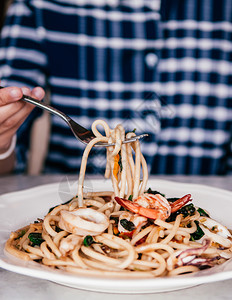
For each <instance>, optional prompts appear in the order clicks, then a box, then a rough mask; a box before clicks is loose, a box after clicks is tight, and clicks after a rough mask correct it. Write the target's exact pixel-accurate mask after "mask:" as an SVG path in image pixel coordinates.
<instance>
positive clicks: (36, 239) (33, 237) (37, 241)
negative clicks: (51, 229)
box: [28, 232, 44, 247]
mask: <svg viewBox="0 0 232 300" xmlns="http://www.w3.org/2000/svg"><path fill="white" fill-rule="evenodd" d="M28 238H29V240H30V241H31V242H32V247H34V246H40V245H41V244H42V243H43V242H44V239H43V238H42V233H39V232H31V233H29V235H28Z"/></svg>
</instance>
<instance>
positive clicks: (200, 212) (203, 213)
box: [197, 207, 210, 218]
mask: <svg viewBox="0 0 232 300" xmlns="http://www.w3.org/2000/svg"><path fill="white" fill-rule="evenodd" d="M197 211H198V212H199V214H200V215H201V216H202V217H208V218H210V216H209V214H207V212H205V211H204V209H202V208H200V207H199V208H198V209H197Z"/></svg>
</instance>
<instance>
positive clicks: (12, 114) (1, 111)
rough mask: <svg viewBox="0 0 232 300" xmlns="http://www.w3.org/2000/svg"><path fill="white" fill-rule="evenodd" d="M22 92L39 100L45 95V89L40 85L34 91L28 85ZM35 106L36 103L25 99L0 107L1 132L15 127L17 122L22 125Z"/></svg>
mask: <svg viewBox="0 0 232 300" xmlns="http://www.w3.org/2000/svg"><path fill="white" fill-rule="evenodd" d="M22 92H23V94H24V95H27V96H32V97H34V98H36V99H38V100H41V99H42V98H44V96H45V92H44V90H43V89H42V88H40V87H36V88H34V89H33V90H32V91H31V90H30V89H29V88H27V87H22ZM34 107H35V106H34V105H32V104H30V103H26V102H23V101H18V102H17V103H11V104H8V105H5V106H2V107H0V123H1V127H0V134H2V133H4V132H5V131H7V130H8V129H10V128H12V127H14V126H15V125H16V124H20V125H21V124H22V122H23V121H24V120H25V119H26V117H27V116H28V115H29V113H30V112H31V111H32V109H33V108H34ZM1 116H2V118H1ZM3 116H4V117H3ZM20 118H21V119H20ZM20 125H19V126H20Z"/></svg>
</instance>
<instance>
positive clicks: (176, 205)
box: [115, 193, 191, 220]
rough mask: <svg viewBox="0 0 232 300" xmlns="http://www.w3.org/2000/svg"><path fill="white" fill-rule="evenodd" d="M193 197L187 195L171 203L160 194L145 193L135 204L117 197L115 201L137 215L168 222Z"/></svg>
mask: <svg viewBox="0 0 232 300" xmlns="http://www.w3.org/2000/svg"><path fill="white" fill-rule="evenodd" d="M190 198H191V195H190V194H188V195H185V196H184V197H182V198H180V199H178V200H176V201H175V202H173V203H169V202H168V200H167V199H166V198H164V197H163V196H161V195H160V194H156V195H154V194H149V193H145V194H143V195H140V196H139V197H138V198H137V199H135V200H134V201H133V202H132V201H129V200H126V199H121V198H119V197H115V200H116V201H117V202H118V204H120V205H121V206H123V207H124V208H126V209H128V210H129V211H132V212H134V213H136V214H139V215H141V216H144V217H146V218H149V219H154V220H155V219H161V220H166V219H167V218H168V217H169V216H170V214H171V213H173V212H176V211H177V210H178V209H180V208H181V207H182V206H184V205H185V204H186V203H187V202H189V201H190V200H191V199H190Z"/></svg>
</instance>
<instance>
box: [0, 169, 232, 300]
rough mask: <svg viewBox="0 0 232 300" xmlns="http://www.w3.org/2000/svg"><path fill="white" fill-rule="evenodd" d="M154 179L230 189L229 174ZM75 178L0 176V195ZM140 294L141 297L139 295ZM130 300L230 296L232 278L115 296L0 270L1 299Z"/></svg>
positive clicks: (231, 187) (220, 297) (228, 297)
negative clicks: (155, 291) (223, 175)
mask: <svg viewBox="0 0 232 300" xmlns="http://www.w3.org/2000/svg"><path fill="white" fill-rule="evenodd" d="M154 178H159V179H167V180H173V181H178V182H187V183H200V184H205V185H210V186H215V187H219V188H223V189H227V190H232V177H193V176H190V177H186V176H159V177H158V176H157V177H154ZM66 179H68V180H77V176H68V177H67V178H66V177H65V176H64V175H61V176H58V175H56V176H50V175H46V176H36V177H28V176H9V177H2V178H1V177H0V194H4V193H7V192H13V191H17V190H22V189H26V188H29V187H33V186H37V185H41V184H46V183H52V182H61V181H63V180H66ZM142 297H143V298H142ZM119 298H120V300H124V299H127V300H130V299H141V298H142V299H143V300H149V299H165V300H169V299H172V300H173V299H178V300H181V299H184V300H187V299H194V300H195V299H198V300H199V299H211V300H213V299H217V300H218V299H232V280H226V281H221V282H216V283H210V284H204V285H200V286H196V287H192V288H188V289H184V290H179V291H173V292H166V293H157V294H143V295H132V294H131V295H118V294H106V293H96V292H89V291H84V290H78V289H73V288H69V287H65V286H61V285H58V284H56V283H52V282H49V281H45V280H41V279H36V278H31V277H27V276H23V275H19V274H15V273H12V272H9V271H5V270H3V269H0V300H12V299H17V300H18V299H24V300H27V299H30V300H37V299H38V300H46V299H49V300H53V299H56V300H59V299H62V300H64V299H75V300H77V299H78V300H82V299H88V300H91V299H94V300H98V299H99V300H105V299H107V300H109V299H110V300H118V299H119Z"/></svg>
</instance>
